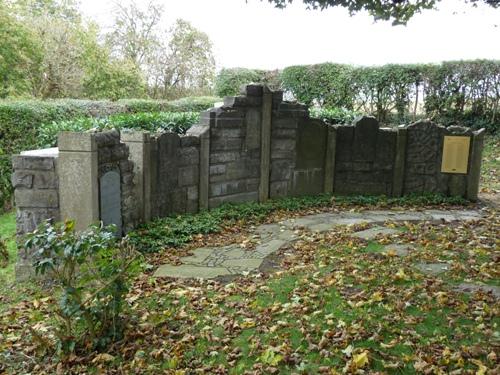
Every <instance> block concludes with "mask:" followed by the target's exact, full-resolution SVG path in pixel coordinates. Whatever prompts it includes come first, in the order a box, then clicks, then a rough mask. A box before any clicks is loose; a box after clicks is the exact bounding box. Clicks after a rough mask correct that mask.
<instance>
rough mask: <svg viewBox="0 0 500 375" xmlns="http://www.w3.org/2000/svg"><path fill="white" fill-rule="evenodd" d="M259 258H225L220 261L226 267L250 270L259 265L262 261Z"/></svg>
mask: <svg viewBox="0 0 500 375" xmlns="http://www.w3.org/2000/svg"><path fill="white" fill-rule="evenodd" d="M263 259H264V258H263V257H262V258H260V259H227V260H225V261H223V262H222V263H221V266H223V267H225V268H228V269H240V270H241V271H246V272H251V271H254V270H256V269H257V268H259V267H260V265H261V264H262V261H263Z"/></svg>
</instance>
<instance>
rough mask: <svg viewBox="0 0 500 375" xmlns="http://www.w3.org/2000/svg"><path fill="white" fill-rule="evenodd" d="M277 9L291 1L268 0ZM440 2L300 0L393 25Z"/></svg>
mask: <svg viewBox="0 0 500 375" xmlns="http://www.w3.org/2000/svg"><path fill="white" fill-rule="evenodd" d="M268 1H269V2H270V3H273V4H275V5H276V7H277V8H285V7H286V6H287V5H288V4H289V3H292V2H293V0H268ZM440 1H441V0H392V1H373V0H349V1H346V0H302V2H303V3H304V4H306V5H307V7H308V8H312V9H321V10H323V9H326V8H330V7H343V8H346V9H347V10H348V11H349V13H350V14H351V15H353V14H356V13H358V12H360V11H367V12H368V13H369V14H370V15H371V16H373V18H374V19H375V20H376V21H377V20H384V21H389V20H390V21H392V24H393V25H405V24H406V23H407V22H408V21H409V20H410V19H411V18H412V17H413V16H415V14H417V13H420V12H421V11H422V10H425V9H432V8H434V6H435V5H436V4H437V3H439V2H440ZM464 3H470V4H473V5H476V4H477V3H485V4H487V5H490V6H491V7H493V8H497V7H499V6H500V2H499V1H497V0H464Z"/></svg>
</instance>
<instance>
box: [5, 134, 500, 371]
mask: <svg viewBox="0 0 500 375" xmlns="http://www.w3.org/2000/svg"><path fill="white" fill-rule="evenodd" d="M487 145H488V146H487V149H486V152H485V163H484V169H483V183H485V184H486V185H483V188H484V187H491V188H490V189H491V191H492V192H493V191H494V190H495V189H497V188H496V187H495V186H497V187H498V176H496V175H494V174H492V173H491V171H492V170H495V168H498V157H499V154H498V138H497V139H496V140H495V141H491V140H489V141H487ZM321 204H322V205H323V206H321V207H320V206H316V207H313V206H310V207H309V208H304V207H295V206H293V207H295V208H293V207H292V206H290V207H288V209H284V208H283V207H282V208H280V209H277V210H275V211H272V212H271V211H269V212H268V211H265V210H263V209H259V208H256V207H253V208H251V207H250V208H248V211H244V212H245V214H246V215H249V216H250V215H256V217H258V221H259V222H277V221H280V220H283V219H284V218H286V217H290V216H294V215H297V214H298V213H299V212H300V213H301V214H309V213H316V212H320V211H324V210H326V211H328V210H335V211H338V210H340V211H341V210H360V209H362V208H367V207H368V206H370V207H371V208H379V205H377V204H376V203H373V202H371V203H370V202H369V201H367V204H366V207H363V206H359V205H339V204H338V202H335V201H334V202H330V201H327V202H323V201H322V203H321ZM439 207H441V206H440V205H438V206H437V207H436V206H434V208H439ZM392 208H394V209H405V210H412V209H416V207H415V206H411V205H405V204H404V202H403V203H400V204H398V205H394V207H392ZM417 209H418V208H417ZM252 210H257V212H255V211H252ZM483 212H484V214H485V218H484V219H481V220H478V221H474V222H467V223H465V222H457V223H454V224H449V223H419V224H410V223H404V224H397V225H396V224H395V223H391V222H387V223H386V224H385V225H386V226H388V227H396V228H397V229H400V230H399V231H398V232H397V233H396V234H392V235H387V236H383V237H379V238H376V239H375V240H371V241H364V240H361V239H358V238H355V237H352V233H353V232H354V231H357V230H359V229H362V228H364V227H361V226H338V227H336V228H335V230H331V231H329V232H325V233H317V232H310V231H308V230H306V229H304V228H303V229H300V228H298V229H297V232H296V234H297V236H298V238H299V239H298V240H297V241H295V242H293V243H291V244H290V245H289V246H288V247H285V248H284V249H283V250H282V251H281V253H280V255H279V263H280V270H279V271H278V272H275V273H271V274H256V275H249V276H242V277H238V278H236V279H235V280H233V281H231V282H230V283H223V282H218V281H213V280H208V281H207V280H205V281H202V280H174V279H155V278H153V277H152V271H153V270H154V268H152V267H151V268H145V269H146V271H144V273H142V274H140V275H139V276H138V277H137V278H136V279H135V280H134V282H133V284H132V286H131V290H130V292H129V294H128V295H127V309H126V316H127V327H126V330H125V338H124V339H123V340H122V341H120V342H118V343H116V344H114V345H113V346H111V347H109V348H108V350H107V351H106V352H104V353H98V352H94V351H92V350H88V349H86V348H83V347H79V348H77V350H76V352H75V354H74V355H72V356H70V357H66V358H65V360H64V361H63V362H60V361H58V357H57V354H56V352H57V351H56V342H57V340H56V338H55V337H54V332H55V331H54V324H55V317H54V313H53V307H54V305H55V304H56V303H57V299H58V297H57V296H58V294H57V291H55V290H53V289H50V288H49V287H48V286H44V287H43V288H39V287H37V286H33V285H32V284H31V285H30V284H19V285H10V286H8V285H7V284H8V280H12V265H9V268H7V270H0V277H2V279H0V280H3V281H2V285H1V286H0V374H2V371H4V372H5V373H7V374H11V373H12V374H17V373H42V372H45V373H86V374H100V373H116V374H121V373H126V374H128V373H137V374H158V373H166V374H198V373H200V374H202V373H206V374H245V373H246V374H315V373H319V374H337V373H395V374H400V373H404V374H412V373H424V374H444V373H453V374H479V375H480V374H495V373H499V372H500V361H499V357H498V356H499V354H498V353H499V350H500V329H499V325H500V303H499V300H498V299H495V298H494V297H493V296H492V295H491V294H488V293H484V292H476V293H465V292H463V291H461V290H459V289H457V286H458V285H460V283H463V282H466V283H474V284H483V285H484V284H485V285H493V286H498V285H500V268H499V266H498V265H499V264H500V252H499V242H498V238H500V216H499V215H498V211H497V210H495V209H494V208H489V209H485V210H484V211H483ZM232 215H233V218H234V221H233V222H231V225H222V226H221V230H220V231H219V233H206V234H200V235H195V236H194V239H193V243H194V244H195V245H196V246H199V245H200V244H206V243H217V244H219V245H224V244H229V243H234V242H244V241H246V239H247V236H248V235H249V234H248V227H249V225H250V224H252V223H249V222H247V221H245V220H244V219H243V218H241V217H238V216H237V215H236V214H235V213H233V214H232ZM200 217H201V218H203V220H204V221H203V222H197V221H196V219H192V221H189V220H185V223H184V226H183V227H180V228H181V229H182V231H183V232H182V233H184V234H185V233H188V230H191V229H192V227H193V226H194V227H195V229H193V233H191V234H194V233H196V231H201V229H202V228H205V227H207V226H210V227H216V226H217V225H219V224H220V223H218V222H216V221H213V220H215V219H214V217H210V216H206V215H205V216H200ZM211 220H212V221H211ZM0 223H2V225H1V226H0V231H1V232H0V233H2V235H3V236H4V237H5V236H9V235H10V233H13V230H14V224H13V223H14V215H13V214H7V215H4V216H2V217H1V218H0ZM162 225H163V226H165V225H172V223H168V222H162V223H160V224H159V225H157V226H156V227H154V230H155V231H156V232H154V233H148V232H146V231H143V232H140V233H139V236H142V237H144V238H142V239H141V241H142V242H138V243H141V244H144V243H147V238H146V237H147V236H152V235H153V234H154V235H155V236H157V237H155V238H153V240H154V242H155V243H156V244H158V243H159V242H158V241H160V240H161V237H162V236H164V235H165V236H167V235H171V231H170V232H169V231H168V230H166V229H165V228H162V227H161V226H162ZM196 225H199V227H197V226H196ZM186 226H187V227H186ZM186 236H187V234H186ZM138 241H139V240H138ZM193 243H184V242H179V243H174V242H167V244H168V245H169V246H173V245H176V246H177V247H176V248H175V249H174V248H168V249H167V250H163V251H162V252H160V253H157V254H148V255H145V263H148V264H151V265H156V264H160V263H162V262H168V261H175V259H176V256H177V255H179V254H182V253H183V252H185V251H187V250H188V249H189V248H190V247H192V246H194V245H193ZM388 243H401V244H408V245H410V246H411V247H412V248H413V249H414V250H413V251H411V252H410V253H409V255H407V256H404V257H399V256H395V254H393V253H389V252H385V251H384V245H385V244H388ZM12 245H13V244H12V243H10V245H9V246H10V251H11V252H13V248H12ZM424 263H426V264H430V263H446V264H447V265H448V268H447V270H446V271H444V272H442V273H439V274H435V275H433V274H429V273H426V272H423V271H421V270H420V268H419V265H421V264H424ZM41 338H43V339H41Z"/></svg>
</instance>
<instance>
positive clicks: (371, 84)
mask: <svg viewBox="0 0 500 375" xmlns="http://www.w3.org/2000/svg"><path fill="white" fill-rule="evenodd" d="M281 79H282V82H283V88H284V89H285V90H288V91H289V92H291V93H292V94H293V96H294V97H295V98H296V99H297V100H299V101H300V102H303V103H305V104H316V105H319V106H321V107H338V108H345V109H347V110H354V111H360V112H363V113H369V114H372V115H374V116H376V117H377V118H378V120H379V121H380V122H382V123H406V122H409V121H412V120H413V119H414V118H416V117H417V116H419V115H422V114H425V116H426V117H430V118H432V119H434V120H435V121H437V122H440V123H442V124H444V125H452V124H457V123H459V124H462V125H465V126H470V127H474V128H480V127H485V128H487V129H488V130H489V131H490V132H495V131H497V130H498V128H499V127H500V61H496V60H475V61H450V62H443V63H442V64H418V65H396V64H390V65H384V66H380V67H353V66H350V65H343V64H332V63H325V64H318V65H302V66H291V67H288V68H285V69H284V70H283V72H282V74H281Z"/></svg>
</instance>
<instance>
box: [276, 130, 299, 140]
mask: <svg viewBox="0 0 500 375" xmlns="http://www.w3.org/2000/svg"><path fill="white" fill-rule="evenodd" d="M296 134H297V132H296V130H295V129H273V131H272V134H271V136H272V138H295V136H296Z"/></svg>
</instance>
